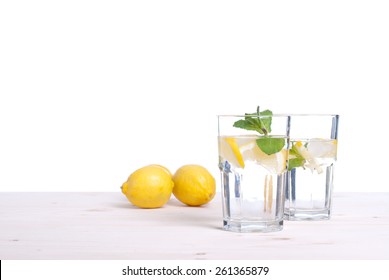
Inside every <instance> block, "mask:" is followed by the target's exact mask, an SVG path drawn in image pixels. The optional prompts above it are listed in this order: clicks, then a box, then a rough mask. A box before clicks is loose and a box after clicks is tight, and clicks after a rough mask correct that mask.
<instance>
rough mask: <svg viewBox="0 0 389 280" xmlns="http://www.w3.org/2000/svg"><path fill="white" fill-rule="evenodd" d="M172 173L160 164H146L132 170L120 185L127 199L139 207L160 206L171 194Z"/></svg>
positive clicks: (172, 184)
mask: <svg viewBox="0 0 389 280" xmlns="http://www.w3.org/2000/svg"><path fill="white" fill-rule="evenodd" d="M173 186H174V183H173V180H172V175H171V173H170V171H169V169H167V168H166V167H163V166H161V165H156V164H153V165H147V166H144V167H142V168H139V169H138V170H136V171H134V172H133V173H132V174H131V175H130V176H129V177H128V179H127V181H126V182H124V183H123V185H122V192H123V194H125V195H126V197H127V199H128V200H129V201H130V202H131V203H132V204H134V205H135V206H138V207H140V208H159V207H162V206H163V205H164V204H165V203H166V202H168V200H169V199H170V196H171V194H172V190H173Z"/></svg>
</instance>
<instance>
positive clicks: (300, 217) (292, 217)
mask: <svg viewBox="0 0 389 280" xmlns="http://www.w3.org/2000/svg"><path fill="white" fill-rule="evenodd" d="M330 217H331V211H330V210H327V209H324V210H295V211H293V212H288V211H285V213H284V219H285V220H288V221H320V220H329V219H330Z"/></svg>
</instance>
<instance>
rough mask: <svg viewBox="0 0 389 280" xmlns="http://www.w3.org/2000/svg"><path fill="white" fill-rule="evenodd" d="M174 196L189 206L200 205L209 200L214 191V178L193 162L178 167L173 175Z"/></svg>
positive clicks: (212, 196)
mask: <svg viewBox="0 0 389 280" xmlns="http://www.w3.org/2000/svg"><path fill="white" fill-rule="evenodd" d="M173 182H174V188H173V194H174V196H175V197H176V198H177V199H178V200H179V201H181V202H182V203H184V204H186V205H189V206H200V205H203V204H206V203H208V202H209V201H211V200H212V199H213V198H214V196H215V192H216V183H215V178H213V176H212V175H211V173H209V171H208V170H207V169H206V168H204V167H202V166H200V165H195V164H190V165H184V166H182V167H180V168H179V169H178V170H177V171H176V173H175V174H174V176H173Z"/></svg>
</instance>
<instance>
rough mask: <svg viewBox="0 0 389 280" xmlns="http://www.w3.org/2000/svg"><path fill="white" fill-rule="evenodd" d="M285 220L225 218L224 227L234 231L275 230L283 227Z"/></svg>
mask: <svg viewBox="0 0 389 280" xmlns="http://www.w3.org/2000/svg"><path fill="white" fill-rule="evenodd" d="M283 224H284V221H283V220H281V221H274V222H253V221H247V222H244V221H231V220H223V229H224V230H227V231H234V232H273V231H280V230H282V228H283Z"/></svg>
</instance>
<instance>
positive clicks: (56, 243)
mask: <svg viewBox="0 0 389 280" xmlns="http://www.w3.org/2000/svg"><path fill="white" fill-rule="evenodd" d="M221 224H222V213H221V205H220V194H218V195H217V198H216V199H215V200H214V201H212V202H211V203H210V204H208V205H206V206H203V207H197V208H193V207H187V206H184V205H182V204H181V203H179V202H178V201H176V200H175V199H173V198H172V199H171V200H170V202H169V203H168V204H167V205H165V206H164V207H163V208H160V209H138V208H136V207H134V206H132V205H131V204H130V203H129V202H128V201H127V199H126V198H125V197H124V196H123V195H122V194H121V193H119V192H118V193H102V192H101V193H81V192H80V193H58V192H52V193H34V192H32V193H16V192H15V193H7V192H0V259H3V260H12V259H27V260H31V259H61V260H63V259H75V260H80V259H92V260H94V259H103V260H108V259H137V260H143V259H166V260H169V259H181V260H185V259H203V260H208V259H216V260H221V259H268V260H274V259H276V260H277V259H281V260H286V259H298V260H305V259H350V260H355V259H389V193H335V197H334V206H333V217H332V219H331V220H330V221H318V222H289V221H285V223H284V229H283V231H280V232H274V233H233V232H226V231H223V230H222V229H221Z"/></svg>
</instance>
